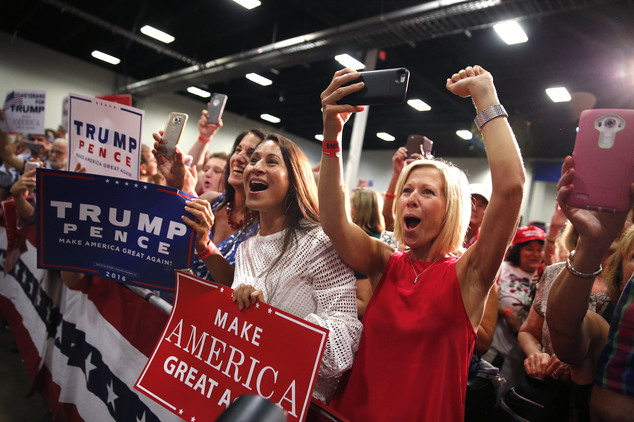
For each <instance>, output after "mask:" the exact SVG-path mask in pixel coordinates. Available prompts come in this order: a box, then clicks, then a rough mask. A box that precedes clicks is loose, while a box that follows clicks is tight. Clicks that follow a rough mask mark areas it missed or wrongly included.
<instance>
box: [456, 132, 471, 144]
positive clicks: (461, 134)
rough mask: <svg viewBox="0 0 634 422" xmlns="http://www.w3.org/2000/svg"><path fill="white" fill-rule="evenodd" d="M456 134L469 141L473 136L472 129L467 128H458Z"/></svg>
mask: <svg viewBox="0 0 634 422" xmlns="http://www.w3.org/2000/svg"><path fill="white" fill-rule="evenodd" d="M456 135H458V136H460V137H461V138H462V139H464V140H465V141H469V140H470V139H471V138H473V133H471V131H470V130H466V129H462V130H457V131H456Z"/></svg>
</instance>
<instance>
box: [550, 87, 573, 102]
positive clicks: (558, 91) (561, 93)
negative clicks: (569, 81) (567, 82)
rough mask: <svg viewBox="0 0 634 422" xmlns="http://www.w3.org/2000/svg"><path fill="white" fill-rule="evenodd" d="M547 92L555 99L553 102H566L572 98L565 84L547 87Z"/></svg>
mask: <svg viewBox="0 0 634 422" xmlns="http://www.w3.org/2000/svg"><path fill="white" fill-rule="evenodd" d="M546 94H548V96H549V97H550V99H551V100H553V103H565V102H567V101H570V100H571V99H572V97H571V96H570V93H569V92H568V90H567V89H566V88H565V87H563V86H558V87H554V88H546Z"/></svg>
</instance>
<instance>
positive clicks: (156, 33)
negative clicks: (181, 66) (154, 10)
mask: <svg viewBox="0 0 634 422" xmlns="http://www.w3.org/2000/svg"><path fill="white" fill-rule="evenodd" d="M141 33H142V34H145V35H147V36H148V37H152V38H154V39H156V40H159V41H161V42H164V43H165V44H169V43H171V42H172V41H174V40H175V39H176V38H174V37H172V36H171V35H170V34H167V33H165V32H163V31H161V30H158V29H156V28H154V27H151V26H150V25H145V26H144V27H143V28H141Z"/></svg>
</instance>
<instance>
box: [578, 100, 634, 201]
mask: <svg viewBox="0 0 634 422" xmlns="http://www.w3.org/2000/svg"><path fill="white" fill-rule="evenodd" d="M572 158H573V159H574V161H575V177H574V179H573V182H572V183H573V185H574V188H573V191H572V194H571V195H570V196H569V198H568V201H567V204H568V205H570V206H573V207H576V208H585V209H589V210H594V211H599V212H625V211H627V210H628V208H629V199H630V195H629V192H630V185H631V183H632V181H633V180H634V110H624V109H596V110H584V111H583V112H581V117H580V118H579V131H578V132H577V138H576V139H575V148H574V151H573V153H572Z"/></svg>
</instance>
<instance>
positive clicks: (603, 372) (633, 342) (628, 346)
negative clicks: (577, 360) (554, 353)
mask: <svg viewBox="0 0 634 422" xmlns="http://www.w3.org/2000/svg"><path fill="white" fill-rule="evenodd" d="M633 278H634V277H632V278H630V280H629V281H628V282H627V285H626V286H625V289H623V293H621V297H620V298H619V302H618V303H617V305H616V309H615V310H614V315H613V316H612V323H611V324H610V332H609V334H608V341H607V344H606V345H605V347H604V348H603V351H602V352H601V356H600V357H599V362H598V364H597V377H596V379H595V383H596V384H597V385H599V386H600V387H603V388H605V389H608V390H612V391H616V392H618V393H621V394H626V395H628V396H634V288H632V284H633V283H634V282H633V281H632V279H633Z"/></svg>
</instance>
